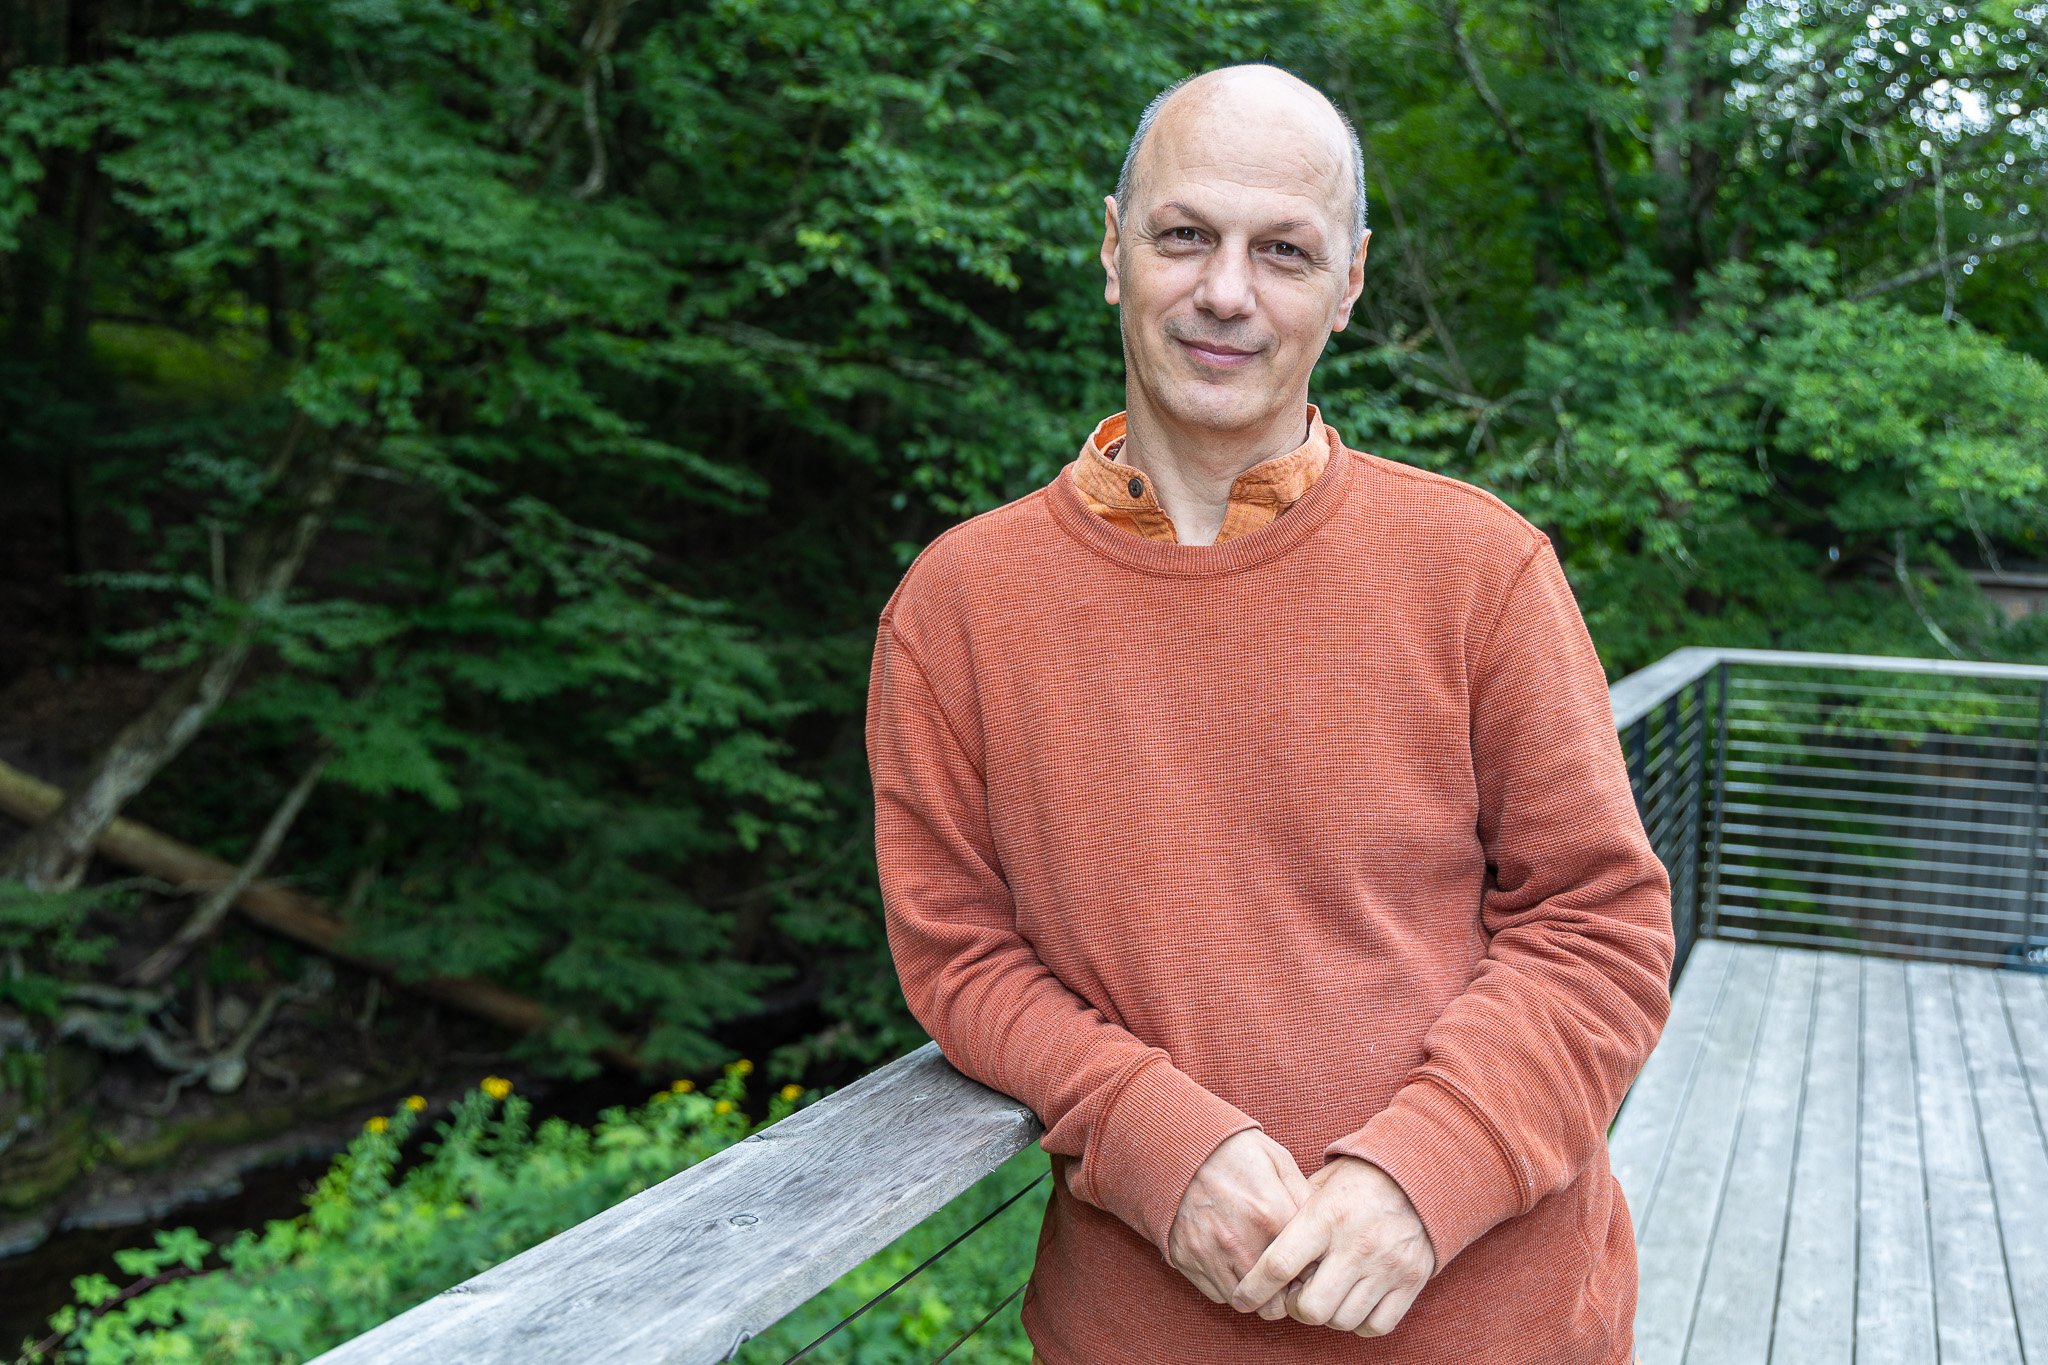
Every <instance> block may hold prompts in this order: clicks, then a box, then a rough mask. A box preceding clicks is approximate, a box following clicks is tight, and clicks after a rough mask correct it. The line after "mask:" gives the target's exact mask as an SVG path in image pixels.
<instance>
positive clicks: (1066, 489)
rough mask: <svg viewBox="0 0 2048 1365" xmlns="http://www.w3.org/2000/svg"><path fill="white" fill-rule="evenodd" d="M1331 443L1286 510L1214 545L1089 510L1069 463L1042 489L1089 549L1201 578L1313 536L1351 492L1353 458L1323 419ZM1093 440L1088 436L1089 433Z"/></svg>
mask: <svg viewBox="0 0 2048 1365" xmlns="http://www.w3.org/2000/svg"><path fill="white" fill-rule="evenodd" d="M1322 431H1323V435H1324V438H1325V439H1326V440H1328V441H1329V443H1330V460H1329V463H1328V464H1327V465H1326V466H1325V467H1324V469H1323V472H1322V474H1321V475H1319V476H1318V477H1317V478H1316V481H1315V482H1314V483H1312V484H1310V485H1309V487H1308V491H1307V492H1306V493H1304V494H1302V496H1301V497H1300V498H1299V499H1298V500H1297V501H1295V502H1294V503H1293V504H1292V505H1290V506H1289V507H1288V509H1287V511H1286V512H1285V513H1284V514H1283V515H1281V516H1280V517H1278V518H1276V519H1275V520H1273V521H1270V522H1268V523H1267V524H1266V525H1264V526H1261V527H1259V528H1258V529H1257V530H1255V531H1247V532H1246V533H1245V534H1243V535H1241V536H1233V537H1231V538H1230V539H1229V540H1226V541H1224V542H1223V543H1221V544H1219V545H1184V544H1182V543H1180V542H1179V541H1165V540H1148V539H1146V538H1144V537H1142V536H1135V535H1132V534H1131V533H1130V531H1129V530H1127V529H1125V528H1124V527H1121V526H1115V525H1112V524H1111V523H1110V522H1109V521H1107V520H1105V519H1104V518H1102V517H1099V516H1097V515H1095V514H1094V513H1093V512H1091V511H1089V509H1088V504H1087V503H1086V502H1084V501H1082V498H1081V492H1080V489H1079V487H1077V486H1076V484H1075V482H1074V477H1073V467H1072V466H1071V465H1065V466H1062V467H1061V469H1060V472H1059V474H1058V475H1057V476H1056V477H1054V479H1053V481H1052V483H1051V485H1050V486H1049V487H1048V488H1047V490H1046V496H1047V502H1048V504H1049V505H1050V506H1051V508H1052V515H1053V520H1054V521H1056V522H1057V523H1059V526H1060V528H1061V529H1062V530H1064V531H1066V532H1067V534H1069V535H1071V536H1072V537H1073V538H1074V539H1076V540H1078V541H1080V542H1081V543H1082V544H1083V545H1085V546H1087V547H1088V548H1089V549H1091V550H1094V551H1095V552H1097V553H1098V554H1101V555H1103V556H1105V557H1106V558H1109V559H1112V560H1115V561H1116V562H1117V563H1119V564H1123V565H1126V566H1128V567H1130V568H1133V569H1137V570H1139V571H1141V572H1143V573H1152V574H1160V575H1164V576H1166V577H1173V578H1205V577H1208V576H1211V575H1214V574H1228V573H1236V572H1238V571H1239V570H1241V569H1248V568H1251V567H1252V566H1253V565H1256V564H1264V563H1266V562H1267V561H1268V560H1271V559H1273V558H1275V557H1276V556H1279V555H1284V554H1286V553H1287V552H1288V551H1289V550H1291V549H1293V548H1294V547H1295V546H1297V545H1299V544H1300V543H1301V542H1302V541H1304V540H1307V539H1308V538H1309V537H1311V536H1313V535H1314V534H1315V533H1316V531H1317V529H1318V528H1320V527H1321V526H1322V524H1323V523H1324V522H1326V521H1328V520H1329V519H1330V514H1331V513H1333V512H1335V511H1336V510H1337V508H1338V506H1339V505H1340V504H1341V503H1342V502H1343V501H1344V498H1345V495H1346V494H1347V493H1348V492H1349V491H1350V487H1351V483H1352V481H1353V479H1354V478H1355V477H1356V473H1355V466H1356V464H1357V461H1355V460H1354V459H1352V458H1351V456H1350V454H1349V452H1347V451H1346V450H1345V449H1344V443H1343V440H1342V438H1341V437H1339V436H1338V434H1337V431H1336V428H1334V427H1332V426H1331V425H1330V424H1329V423H1328V422H1324V423H1323V424H1322ZM1091 439H1092V438H1091Z"/></svg>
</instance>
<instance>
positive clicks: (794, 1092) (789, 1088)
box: [782, 1085, 804, 1100]
mask: <svg viewBox="0 0 2048 1365" xmlns="http://www.w3.org/2000/svg"><path fill="white" fill-rule="evenodd" d="M803 1093H804V1088H803V1087H802V1086H800V1085H785V1086H783V1087H782V1098H784V1099H786V1100H793V1099H796V1098H797V1097H799V1096H800V1095H802V1094H803Z"/></svg>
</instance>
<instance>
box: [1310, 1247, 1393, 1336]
mask: <svg viewBox="0 0 2048 1365" xmlns="http://www.w3.org/2000/svg"><path fill="white" fill-rule="evenodd" d="M1360 1271H1361V1267H1360V1266H1359V1265H1358V1263H1357V1262H1356V1261H1355V1260H1353V1259H1351V1258H1348V1257H1347V1258H1335V1257H1328V1258H1325V1259H1324V1261H1323V1262H1322V1264H1321V1265H1319V1266H1317V1267H1316V1271H1315V1273H1314V1274H1313V1275H1310V1276H1309V1277H1308V1283H1307V1284H1306V1285H1305V1286H1304V1287H1303V1288H1302V1291H1301V1292H1300V1293H1299V1294H1297V1295H1295V1296H1294V1317H1295V1318H1296V1319H1297V1320H1298V1321H1301V1322H1305V1323H1307V1324H1309V1325H1310V1326H1311V1327H1322V1326H1325V1325H1327V1324H1328V1323H1329V1321H1330V1319H1332V1318H1334V1317H1335V1316H1336V1315H1337V1310H1338V1309H1339V1308H1341V1307H1343V1305H1344V1300H1345V1299H1346V1298H1348V1297H1349V1296H1350V1295H1351V1292H1352V1290H1353V1289H1354V1288H1355V1287H1357V1286H1358V1285H1359V1284H1361V1283H1368V1282H1370V1281H1371V1280H1372V1279H1373V1277H1372V1276H1370V1275H1366V1274H1361V1273H1360ZM1375 1297H1377V1295H1375Z"/></svg>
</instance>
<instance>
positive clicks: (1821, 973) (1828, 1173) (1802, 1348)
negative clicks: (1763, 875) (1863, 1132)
mask: <svg viewBox="0 0 2048 1365" xmlns="http://www.w3.org/2000/svg"><path fill="white" fill-rule="evenodd" d="M1819 958H1820V962H1819V970H1818V980H1817V982H1816V984H1815V1002H1814V1017H1813V1039H1812V1043H1811V1047H1810V1050H1809V1052H1808V1054H1807V1063H1806V1094H1805V1099H1804V1102H1803V1104H1802V1105H1801V1107H1800V1111H1799V1153H1798V1157H1797V1160H1796V1161H1795V1163H1794V1166H1793V1172H1792V1196H1791V1198H1792V1207H1791V1211H1790V1213H1789V1214H1788V1216H1787V1220H1786V1232H1785V1249H1784V1263H1783V1265H1782V1266H1781V1267H1779V1283H1778V1290H1777V1311H1776V1316H1775V1319H1774V1321H1773V1323H1772V1326H1771V1349H1770V1355H1769V1359H1770V1360H1771V1361H1772V1362H1773V1365H1850V1362H1851V1360H1852V1358H1853V1357H1854V1355H1855V1331H1856V1131H1857V1125H1856V1117H1857V1112H1858V1104H1857V1102H1858V1096H1859V1086H1858V1083H1857V1056H1858V1052H1859V1042H1858V1028H1859V1023H1858V1021H1859V1019H1860V1018H1861V1009H1862V998H1861V997H1862V980H1863V974H1862V970H1861V966H1860V963H1859V961H1858V959H1857V958H1856V957H1854V956H1852V955H1851V954H1848V953H1836V952H1825V953H1821V954H1819ZM1754 1358H1755V1359H1759V1360H1761V1359H1763V1358H1764V1357H1762V1356H1757V1357H1754Z"/></svg>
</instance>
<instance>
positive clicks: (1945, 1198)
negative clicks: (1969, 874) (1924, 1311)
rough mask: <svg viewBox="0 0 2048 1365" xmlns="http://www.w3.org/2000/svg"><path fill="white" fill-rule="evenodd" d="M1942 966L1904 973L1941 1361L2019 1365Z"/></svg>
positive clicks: (1994, 1209) (1994, 1214) (1947, 972)
mask: <svg viewBox="0 0 2048 1365" xmlns="http://www.w3.org/2000/svg"><path fill="white" fill-rule="evenodd" d="M1957 970H1958V969H1957V968H1954V967H1951V966H1949V965H1948V964H1946V963H1941V962H1915V963H1912V964H1911V965H1909V966H1908V967H1907V968H1906V987H1907V993H1908V997H1909V1000H1910V1003H1911V1008H1912V1015H1913V1025H1912V1027H1913V1074H1914V1082H1915V1089H1916V1091H1917V1094H1918V1097H1919V1106H1920V1135H1921V1150H1922V1165H1923V1168H1924V1170H1925V1173H1926V1181H1927V1223H1928V1228H1929V1232H1930V1234H1931V1239H1930V1245H1931V1248H1932V1251H1933V1269H1934V1315H1935V1329H1936V1333H1937V1335H1938V1338H1939V1342H1940V1348H1941V1359H1943V1360H1967V1361H1970V1362H1972V1365H2021V1359H2020V1343H2019V1335H2018V1332H2017V1330H2016V1328H2015V1326H2014V1312H2013V1300H2012V1290H2011V1288H2010V1287H2009V1286H2008V1284H2007V1282H2006V1276H2005V1248H2004V1245H2003V1242H2002V1240H2001V1237H2000V1235H1999V1226H1998V1206H1997V1204H1996V1202H1995V1201H1994V1200H1993V1198H1992V1193H1991V1176H1990V1172H1989V1170H1988V1169H1987V1167H1986V1165H1985V1160H1984V1139H1983V1136H1982V1133H1981V1131H1980V1130H1979V1127H1978V1123H1977V1103H1976V1100H1975V1099H1974V1097H1973V1096H1972V1093H1971V1088H1970V1065H1969V1062H1968V1060H1967V1059H1966V1058H1965V1057H1964V1055H1963V1041H1962V1033H1961V1028H1960V1026H1959V1024H1958V1022H1957V1018H1956V1002H1955V987H1954V973H1955V972H1956V971H1957Z"/></svg>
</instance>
